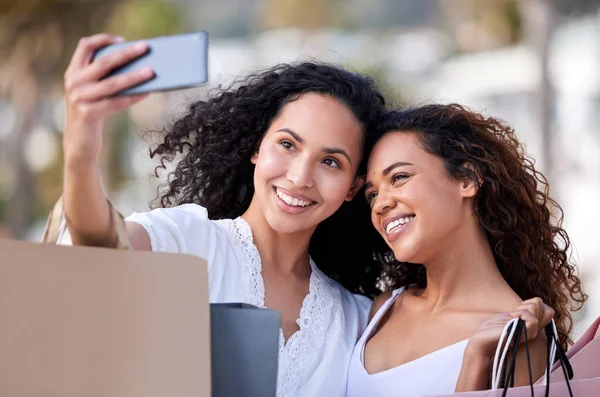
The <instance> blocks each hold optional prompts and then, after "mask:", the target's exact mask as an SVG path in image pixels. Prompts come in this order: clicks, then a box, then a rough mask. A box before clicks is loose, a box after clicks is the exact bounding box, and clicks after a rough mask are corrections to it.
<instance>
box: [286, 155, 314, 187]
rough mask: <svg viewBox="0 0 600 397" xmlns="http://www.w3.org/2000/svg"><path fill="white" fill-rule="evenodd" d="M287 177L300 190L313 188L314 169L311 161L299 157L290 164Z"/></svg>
mask: <svg viewBox="0 0 600 397" xmlns="http://www.w3.org/2000/svg"><path fill="white" fill-rule="evenodd" d="M286 177H287V179H288V180H289V181H290V182H292V183H293V184H294V186H296V187H298V188H312V187H313V184H314V181H313V167H312V164H311V163H310V161H309V159H307V158H303V157H302V156H297V157H296V158H295V159H294V161H292V162H291V163H290V166H289V168H288V172H287V175H286Z"/></svg>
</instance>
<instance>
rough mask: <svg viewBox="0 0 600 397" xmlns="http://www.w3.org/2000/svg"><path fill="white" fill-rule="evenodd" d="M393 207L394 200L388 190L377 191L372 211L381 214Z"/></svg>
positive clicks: (394, 204)
mask: <svg viewBox="0 0 600 397" xmlns="http://www.w3.org/2000/svg"><path fill="white" fill-rule="evenodd" d="M395 206H396V200H394V199H393V197H392V195H391V194H389V192H388V189H387V188H385V187H383V188H381V189H379V192H378V193H377V198H376V199H375V204H374V205H373V211H375V213H377V214H383V213H384V212H386V211H388V210H390V209H392V208H394V207H395Z"/></svg>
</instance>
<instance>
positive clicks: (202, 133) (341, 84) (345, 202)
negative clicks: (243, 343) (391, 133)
mask: <svg viewBox="0 0 600 397" xmlns="http://www.w3.org/2000/svg"><path fill="white" fill-rule="evenodd" d="M115 40H116V39H115V38H114V37H112V36H109V35H96V36H93V37H89V38H85V39H82V41H81V42H80V44H79V46H78V48H77V49H76V51H75V53H74V55H73V58H72V60H71V63H70V65H69V68H68V69H67V72H66V73H65V87H66V93H67V121H66V128H65V132H64V144H63V147H64V154H65V179H64V205H65V213H66V218H67V225H68V229H69V232H70V235H71V238H72V240H73V242H74V243H75V244H86V245H97V246H108V247H110V246H115V244H116V243H115V240H116V228H115V225H114V222H113V220H111V216H110V204H109V203H108V202H107V200H106V198H105V196H104V193H103V190H102V183H101V175H100V171H99V168H98V166H97V163H96V157H97V155H98V153H99V152H100V149H101V144H102V130H103V125H104V120H105V118H106V117H107V116H108V115H109V114H111V113H114V112H116V111H118V110H121V109H124V108H126V107H128V106H130V105H131V104H133V103H135V102H137V101H139V100H141V99H143V97H144V96H132V97H112V96H111V95H112V94H114V93H116V92H119V91H120V90H122V89H124V88H126V87H129V86H132V85H134V84H136V83H139V82H141V81H144V80H146V79H148V78H151V77H152V71H151V70H142V71H141V72H134V73H130V74H127V75H124V76H120V77H111V78H108V79H105V80H100V78H101V77H102V76H104V75H106V74H107V72H108V71H109V70H112V69H114V68H115V67H117V66H119V65H122V64H124V63H126V62H127V61H129V60H131V59H133V58H135V57H137V56H139V55H140V54H142V53H143V52H144V51H145V50H146V48H145V47H143V46H142V47H140V48H136V47H130V48H127V49H124V50H122V51H121V52H118V53H115V54H114V55H111V56H107V57H106V58H103V59H105V60H104V61H103V62H91V61H90V60H91V58H92V54H93V52H94V51H95V50H96V49H98V48H100V47H102V46H104V45H106V44H109V43H112V42H114V41H115ZM384 107H385V106H384V101H383V98H382V96H381V95H380V94H379V93H378V92H377V90H376V89H375V87H374V85H373V83H372V82H371V81H370V80H369V79H368V78H365V77H363V76H360V75H358V74H354V73H351V72H348V71H346V70H344V69H341V68H338V67H334V66H329V65H325V64H318V63H298V64H293V65H279V66H276V67H274V68H272V69H269V70H267V71H265V72H263V73H259V74H255V75H251V76H249V77H247V78H245V79H242V80H240V81H238V82H237V83H236V84H234V85H233V86H232V87H231V88H228V89H220V90H218V91H217V92H215V93H213V95H211V96H210V97H209V98H208V99H206V100H200V101H197V102H195V103H193V104H192V105H191V106H190V108H189V111H188V112H187V114H185V115H184V116H183V117H182V118H181V119H179V120H178V121H177V122H175V123H174V124H173V125H171V126H168V127H167V128H165V130H164V131H163V134H162V143H160V144H159V145H158V146H156V147H155V148H153V149H152V150H151V155H152V156H153V157H154V156H158V157H159V158H160V159H161V164H162V166H163V167H164V166H165V162H169V161H177V163H176V168H175V170H174V171H173V172H172V173H171V174H170V175H169V178H168V184H167V185H168V186H167V190H166V191H165V192H164V194H163V195H162V197H161V198H160V203H161V204H162V207H163V208H158V209H155V210H153V211H151V212H147V213H141V214H133V215H132V216H130V217H129V218H128V219H127V221H128V222H127V224H126V228H127V233H128V237H129V240H130V241H131V243H132V246H133V248H134V249H141V250H154V251H170V252H180V253H187V254H192V255H198V256H200V257H203V258H205V259H207V261H208V266H209V269H208V270H209V294H210V300H211V302H246V303H250V304H254V305H257V306H266V307H269V308H273V309H276V310H279V311H280V312H281V316H282V317H281V318H282V327H281V328H282V332H281V340H280V351H279V357H280V358H279V379H278V396H292V395H306V396H313V395H314V396H317V395H319V396H341V395H343V394H344V392H345V386H346V376H347V368H348V363H349V360H350V356H351V352H352V348H353V346H354V344H355V343H356V341H357V339H358V337H359V336H360V334H361V332H362V331H363V330H364V327H365V326H366V322H367V317H368V311H369V309H370V306H371V301H370V300H369V299H368V298H366V297H365V296H360V295H357V293H361V294H363V295H367V296H371V297H372V296H374V295H375V294H376V292H377V288H376V282H377V279H378V277H379V275H380V268H379V267H378V263H377V262H376V261H375V259H374V257H373V255H372V245H371V242H372V241H374V240H375V239H379V236H378V235H377V233H376V232H375V231H374V230H373V228H372V226H371V225H370V219H369V212H368V207H367V206H366V204H365V203H364V198H361V199H356V200H355V199H354V196H355V194H356V193H357V192H358V191H359V190H360V188H361V187H362V184H363V182H364V178H363V177H361V176H360V175H361V174H362V175H364V170H365V160H366V159H364V157H365V156H364V155H363V153H364V151H365V142H366V139H367V135H368V133H369V131H371V130H372V129H373V126H374V125H375V123H376V122H377V121H378V120H379V119H380V117H381V116H382V115H383V114H384V111H385V109H384ZM159 169H160V167H159Z"/></svg>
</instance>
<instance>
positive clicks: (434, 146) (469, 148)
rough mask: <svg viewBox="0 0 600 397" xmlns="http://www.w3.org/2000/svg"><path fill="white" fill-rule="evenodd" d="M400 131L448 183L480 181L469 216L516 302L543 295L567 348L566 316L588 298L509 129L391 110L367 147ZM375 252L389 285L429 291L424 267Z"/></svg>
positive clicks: (552, 205) (467, 118) (478, 120)
mask: <svg viewBox="0 0 600 397" xmlns="http://www.w3.org/2000/svg"><path fill="white" fill-rule="evenodd" d="M402 131H405V132H412V133H416V134H417V136H418V137H419V141H420V143H421V145H422V147H423V149H424V150H425V151H427V152H428V153H430V154H433V155H435V156H438V157H439V158H441V159H442V160H443V162H444V165H445V168H446V171H447V173H448V175H449V176H450V177H451V178H453V179H456V180H463V179H465V178H472V179H473V180H474V181H475V182H476V183H478V192H477V194H476V195H475V197H474V201H473V206H474V211H475V214H476V216H477V218H478V220H479V223H480V225H481V226H482V227H483V229H484V230H485V233H486V235H487V239H488V241H489V244H490V247H492V250H493V253H494V258H495V261H496V264H497V266H498V269H499V270H500V272H501V273H502V276H503V277H504V279H505V280H506V282H507V283H508V284H509V285H510V287H511V288H512V289H513V290H514V291H515V292H516V293H517V294H518V295H519V297H521V299H523V300H526V299H530V298H533V297H540V298H542V299H543V301H544V303H546V304H547V305H549V306H551V307H552V308H553V309H554V310H555V311H556V316H555V321H556V325H557V328H558V332H559V339H560V342H561V344H562V346H563V347H564V348H566V347H567V346H568V345H569V344H571V343H572V341H571V339H570V337H569V332H570V331H571V329H572V327H573V320H572V317H571V313H570V311H571V310H579V309H580V308H581V307H582V306H583V303H584V302H585V301H586V299H587V296H586V295H585V294H584V293H583V290H582V285H581V280H580V279H579V277H578V276H577V269H576V267H575V265H574V264H572V263H571V262H570V259H571V258H570V240H569V236H568V235H567V232H566V231H565V230H564V229H563V228H562V220H563V211H562V209H561V207H560V206H559V205H558V203H556V202H555V201H554V200H553V199H552V198H550V196H549V186H548V181H547V180H546V178H545V177H544V175H542V174H541V173H540V172H539V171H537V170H536V169H535V166H534V162H533V161H532V160H531V159H530V158H528V157H527V155H526V154H525V151H524V148H523V146H522V144H521V143H520V142H519V141H518V139H517V137H516V136H515V132H514V130H513V129H512V128H511V127H510V126H508V125H507V124H506V123H504V122H503V121H501V120H498V119H495V118H492V117H485V116H483V115H482V114H479V113H475V112H472V111H470V110H469V109H467V108H465V107H464V106H461V105H457V104H450V105H427V106H422V107H418V108H413V109H407V110H404V111H393V112H390V113H389V114H388V115H387V116H386V117H385V118H384V120H383V122H382V123H381V125H380V127H379V129H378V133H376V134H374V135H373V137H372V140H370V142H369V143H368V144H369V145H370V146H373V145H374V144H375V143H376V141H377V140H378V139H379V138H381V137H382V136H384V135H386V134H388V133H390V132H402ZM465 165H470V166H471V167H472V168H469V167H467V166H465ZM376 251H377V256H378V257H379V259H380V261H381V262H382V267H383V272H384V275H385V276H384V278H385V279H386V280H387V281H388V282H389V283H390V284H391V287H393V288H399V287H403V286H408V285H412V284H416V285H418V286H419V287H420V288H425V287H426V285H427V278H426V270H425V267H424V266H423V265H421V264H414V263H407V262H399V261H397V260H396V259H395V257H394V254H393V252H391V251H390V249H389V247H387V246H383V244H380V245H379V246H378V247H376Z"/></svg>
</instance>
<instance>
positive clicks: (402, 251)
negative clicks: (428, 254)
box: [392, 244, 420, 263]
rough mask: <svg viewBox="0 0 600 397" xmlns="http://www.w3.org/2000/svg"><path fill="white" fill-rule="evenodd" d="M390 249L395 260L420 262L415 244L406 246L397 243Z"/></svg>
mask: <svg viewBox="0 0 600 397" xmlns="http://www.w3.org/2000/svg"><path fill="white" fill-rule="evenodd" d="M392 251H393V252H394V256H395V257H396V260H398V261H400V262H409V263H420V262H419V255H418V252H419V251H418V248H416V247H415V246H407V245H406V244H402V245H401V244H398V246H396V247H392Z"/></svg>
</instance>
